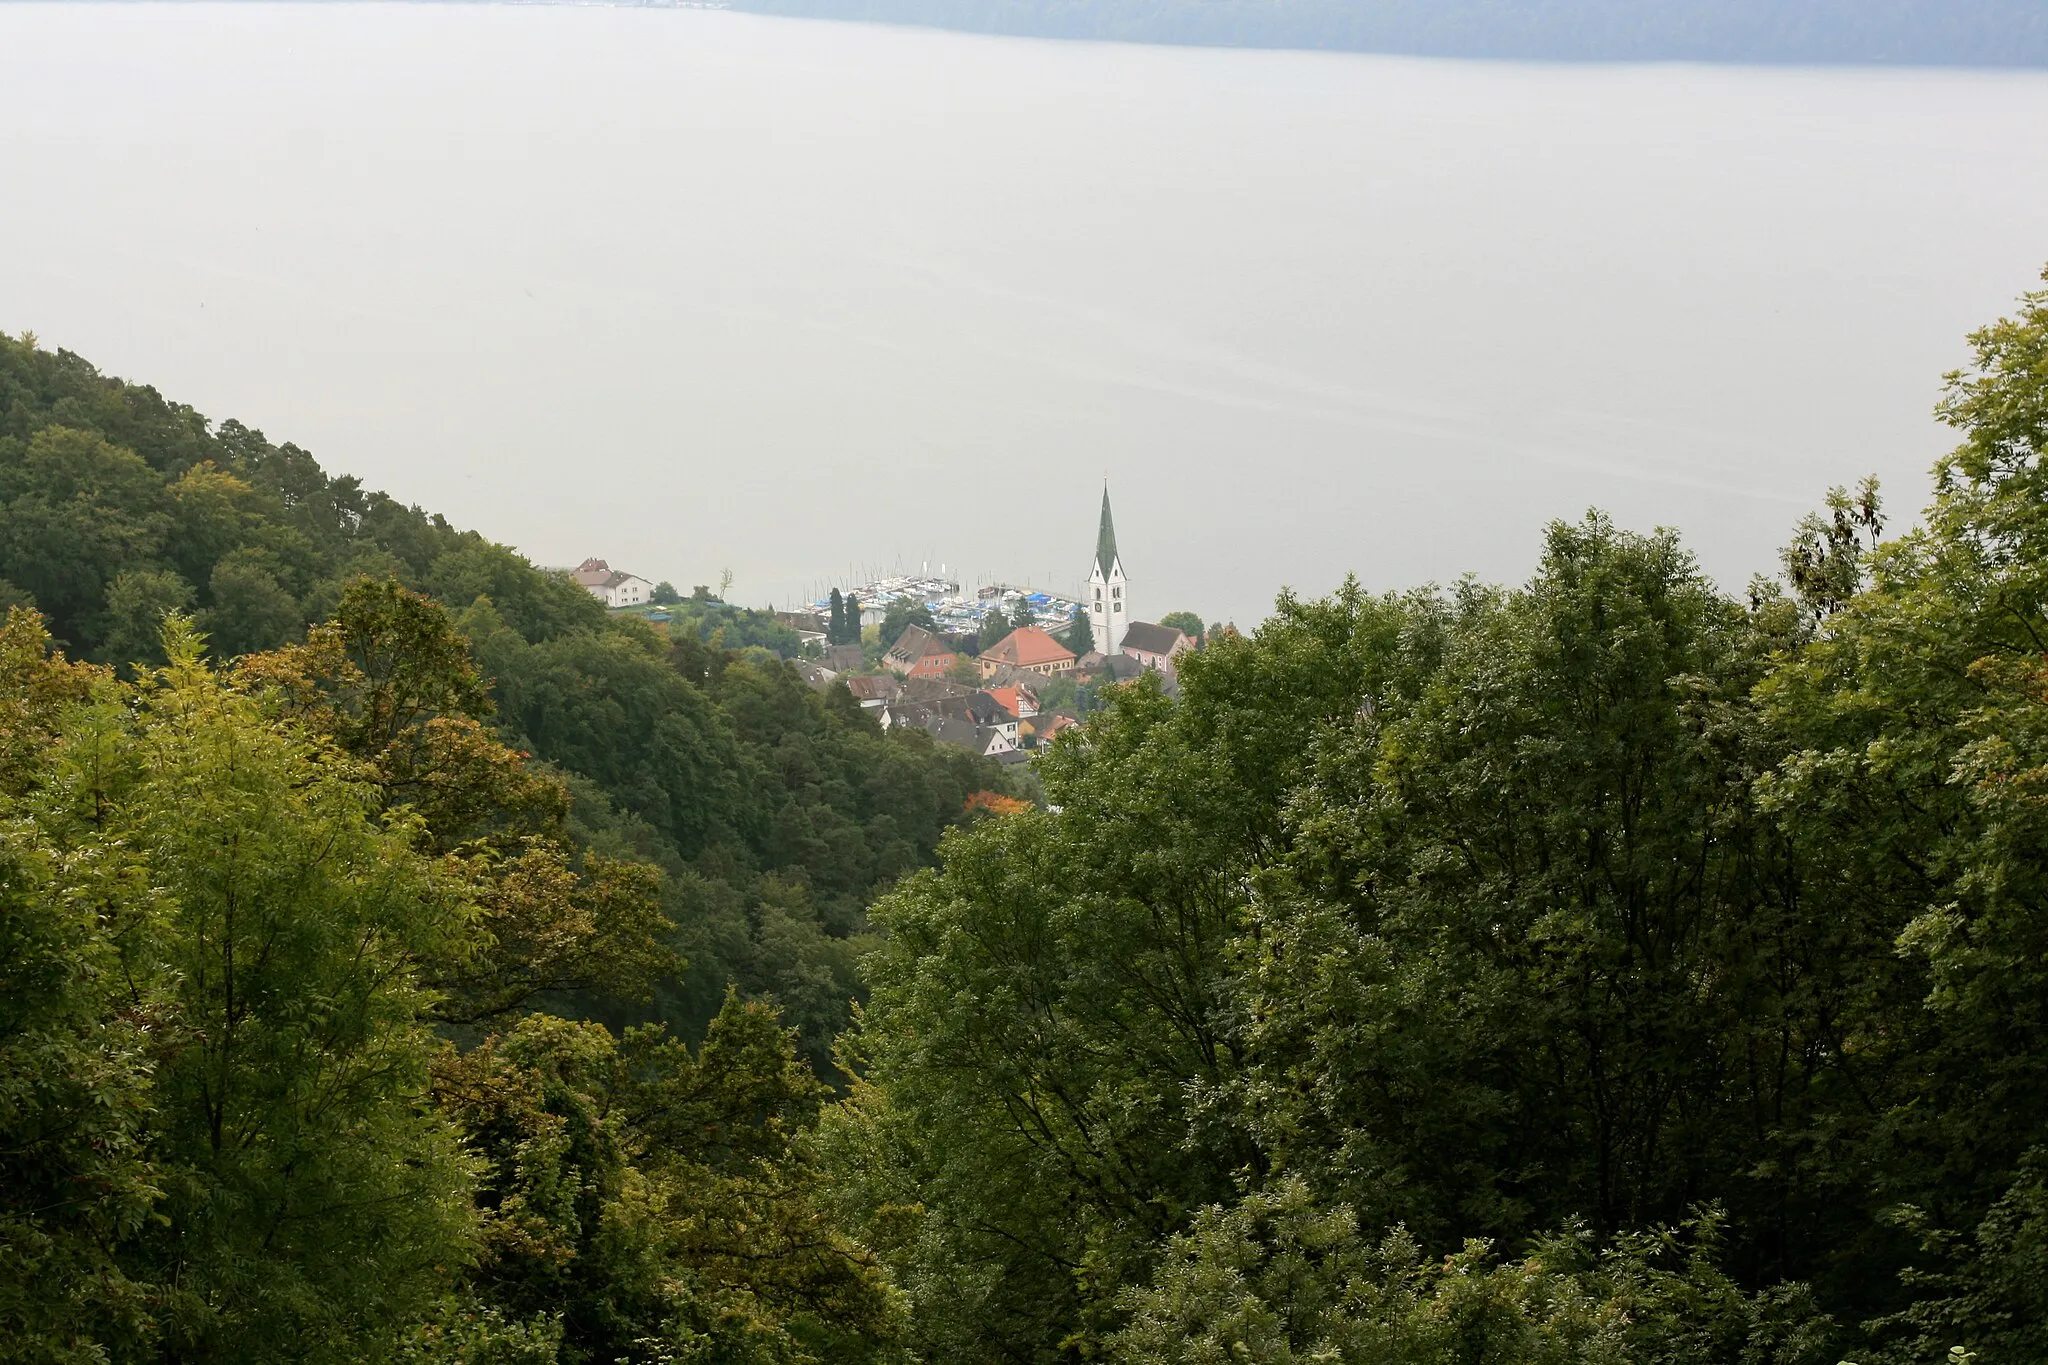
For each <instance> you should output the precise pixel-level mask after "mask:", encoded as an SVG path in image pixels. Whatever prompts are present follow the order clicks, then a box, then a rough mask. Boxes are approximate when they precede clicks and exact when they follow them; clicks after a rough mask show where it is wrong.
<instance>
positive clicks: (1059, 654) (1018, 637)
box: [976, 626, 1074, 678]
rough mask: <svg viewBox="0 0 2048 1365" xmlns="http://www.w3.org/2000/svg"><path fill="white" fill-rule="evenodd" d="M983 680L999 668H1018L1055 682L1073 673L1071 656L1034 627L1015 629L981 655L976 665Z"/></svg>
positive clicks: (1064, 647)
mask: <svg viewBox="0 0 2048 1365" xmlns="http://www.w3.org/2000/svg"><path fill="white" fill-rule="evenodd" d="M976 662H977V663H978V664H979V665H980V668H981V676H982V677H983V678H991V677H993V676H995V672H996V670H997V669H999V668H1018V669H1022V670H1024V671H1025V672H1027V673H1038V674H1042V675H1043V676H1045V677H1048V678H1056V677H1058V676H1060V675H1061V674H1063V673H1071V672H1073V671H1074V652H1073V651H1072V650H1070V649H1068V648H1067V647H1066V646H1065V645H1063V644H1061V643H1060V642H1059V641H1058V640H1055V639H1053V638H1052V636H1050V635H1047V634H1046V633H1045V632H1044V631H1042V630H1040V629H1039V628H1038V627H1037V626H1019V627H1018V628H1017V629H1015V630H1013V631H1011V632H1010V633H1009V634H1008V635H1005V636H1004V637H1003V638H1002V639H1000V640H998V641H997V642H996V643H995V644H993V645H991V646H989V647H988V648H987V649H985V650H983V651H982V652H981V658H980V659H979V660H977V661H976Z"/></svg>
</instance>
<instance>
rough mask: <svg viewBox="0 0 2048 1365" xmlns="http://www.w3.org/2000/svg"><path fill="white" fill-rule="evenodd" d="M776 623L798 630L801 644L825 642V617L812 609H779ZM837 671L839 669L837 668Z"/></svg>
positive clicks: (798, 640)
mask: <svg viewBox="0 0 2048 1365" xmlns="http://www.w3.org/2000/svg"><path fill="white" fill-rule="evenodd" d="M775 624H776V625H778V626H788V627H789V628H790V629H791V630H793V631H795V632H796V640H797V643H798V644H799V645H822V644H824V643H825V618H824V617H822V616H820V615H818V614H817V613H816V612H811V611H778V612H776V613H775ZM835 671H837V670H835Z"/></svg>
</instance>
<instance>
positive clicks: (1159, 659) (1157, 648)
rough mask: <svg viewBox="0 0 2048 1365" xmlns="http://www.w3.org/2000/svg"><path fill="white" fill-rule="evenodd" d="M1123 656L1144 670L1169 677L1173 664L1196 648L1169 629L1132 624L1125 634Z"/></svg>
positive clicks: (1147, 624) (1139, 623)
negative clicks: (1153, 669)
mask: <svg viewBox="0 0 2048 1365" xmlns="http://www.w3.org/2000/svg"><path fill="white" fill-rule="evenodd" d="M1122 645H1123V647H1122V652H1123V653H1124V654H1125V655H1127V656H1129V657H1130V658H1133V659H1136V660H1137V661H1138V662H1139V663H1141V664H1143V665H1144V666H1145V667H1146V668H1156V669H1158V670H1160V671H1161V672H1165V673H1171V672H1173V670H1174V660H1175V659H1178V658H1179V657H1180V656H1181V655H1183V654H1185V653H1187V652H1188V651H1189V650H1191V649H1193V648H1194V647H1195V642H1194V641H1193V640H1190V639H1189V638H1188V637H1187V635H1186V634H1185V633H1184V632H1182V631H1178V630H1175V629H1174V628H1173V627H1172V626H1159V625H1154V624H1153V623H1152V622H1150V621H1133V622H1131V624H1130V625H1129V626H1128V627H1127V628H1126V629H1125V630H1124V638H1123V642H1122Z"/></svg>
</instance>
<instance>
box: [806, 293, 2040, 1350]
mask: <svg viewBox="0 0 2048 1365" xmlns="http://www.w3.org/2000/svg"><path fill="white" fill-rule="evenodd" d="M1973 347H1974V352H1975V354H1974V358H1973V363H1972V365H1971V367H1970V368H1969V369H1967V370H1964V371H1961V372H1958V373H1957V374H1955V375H1952V376H1950V378H1949V380H1948V389H1947V397H1946V399H1945V400H1944V402H1943V404H1942V408H1941V412H1942V415H1943V416H1944V417H1945V418H1946V419H1947V420H1948V421H1949V422H1950V423H1952V424H1953V425H1954V426H1955V427H1957V428H1958V430H1959V431H1960V432H1961V434H1962V436H1963V444H1962V445H1961V446H1960V447H1959V448H1958V450H1957V451H1956V453H1955V454H1954V455H1953V456H1951V457H1950V458H1949V459H1948V460H1946V461H1944V462H1943V464H1942V465H1941V466H1940V468H1939V470H1938V471H1937V474H1938V485H1937V495H1936V499H1935V502H1934V504H1933V505H1932V506H1931V507H1930V508H1929V509H1928V512H1927V516H1926V520H1925V524H1924V526H1923V527H1921V528H1919V529H1916V530H1913V531H1911V532H1909V533H1907V534H1906V535H1903V536H1900V537H1898V538H1896V539H1892V540H1883V539H1881V533H1882V531H1883V528H1884V518H1883V514H1882V509H1881V507H1880V506H1879V503H1878V500H1877V496H1876V490H1875V489H1874V487H1871V486H1865V487H1864V488H1863V489H1861V490H1859V491H1858V492H1856V493H1855V494H1850V493H1847V492H1842V491H1838V492H1837V493H1835V494H1834V495H1832V496H1831V497H1830V499H1829V504H1828V509H1827V511H1826V512H1824V513H1822V514H1820V515H1817V516H1816V517H1813V518H1809V519H1808V520H1807V521H1806V522H1805V523H1803V524H1802V525H1801V526H1800V527H1798V528H1797V529H1796V530H1795V533H1794V538H1793V541H1792V544H1791V546H1790V547H1789V548H1788V551H1787V554H1786V586H1785V587H1784V588H1779V587H1774V586H1773V585H1771V584H1770V583H1768V582H1765V581H1759V582H1758V583H1757V584H1756V586H1755V587H1754V588H1753V589H1752V591H1751V593H1750V594H1749V598H1748V600H1747V601H1746V602H1740V601H1735V600H1731V599H1729V598H1728V597H1727V596H1725V595H1724V594H1723V593H1722V592H1721V591H1720V590H1719V589H1718V588H1717V587H1716V586H1715V585H1714V584H1713V583H1712V582H1710V581H1709V580H1707V579H1706V578H1705V577H1704V576H1703V575H1702V574H1701V573H1700V571H1699V569H1698V568H1697V566H1696V565H1695V564H1694V562H1693V561H1692V559H1691V558H1690V556H1688V555H1687V554H1686V553H1685V552H1684V550H1683V549H1682V547H1681V546H1680V544H1679V542H1678V540H1677V538H1676V537H1675V535H1673V534H1670V533H1662V532H1660V533H1658V534H1655V535H1648V536H1643V535H1635V534H1631V533H1628V532H1624V531H1622V530H1619V529H1618V528H1616V527H1615V526H1613V525H1612V524H1611V523H1609V522H1608V521H1607V520H1605V519H1604V518H1602V517H1600V516H1598V515H1593V516H1589V517H1588V518H1586V519H1585V520H1583V521H1581V522H1578V523H1575V524H1558V525H1554V526H1552V527H1551V528H1550V530H1549V532H1548V535H1547V538H1546V542H1545V551H1544V556H1543V560H1542V563H1541V565H1540V567H1539V569H1538V571H1537V572H1536V574H1535V575H1534V576H1533V577H1532V578H1531V579H1530V581H1529V582H1528V583H1527V584H1525V585H1523V586H1522V587H1519V588H1515V589H1512V590H1500V589H1490V588H1485V587H1482V586H1479V585H1475V584H1469V583H1468V584H1465V585H1461V586H1460V587H1459V588H1457V589H1456V590H1454V591H1450V592H1440V591H1435V590H1428V591H1421V592H1416V593H1412V594H1408V595H1406V596H1386V597H1377V598H1375V597H1371V596H1368V595H1367V594H1365V593H1363V592H1361V591H1359V590H1358V589H1357V588H1355V587H1347V588H1346V589H1345V590H1343V591H1342V592H1340V593H1338V594H1337V595H1336V596H1334V597H1332V598H1330V599H1328V600H1325V601H1320V602H1304V601H1296V600H1293V599H1290V598H1283V599H1282V601H1281V603H1280V605H1279V609H1278V611H1277V612H1276V614H1275V615H1274V616H1273V617H1272V618H1271V619H1270V620H1269V621H1268V622H1266V623H1265V624H1264V625H1263V626H1261V627H1260V628H1259V629H1258V630H1257V631H1256V632H1254V633H1253V634H1252V635H1250V636H1248V637H1240V636H1238V635H1236V634H1235V633H1232V632H1225V633H1224V634H1222V636H1221V637H1220V638H1217V639H1213V640H1212V641H1211V642H1210V643H1209V646H1208V648H1206V649H1205V650H1204V651H1203V652H1201V653H1200V654H1198V655H1194V656H1191V657H1189V658H1188V659H1186V660H1185V661H1183V665H1182V668H1181V670H1180V678H1179V681H1180V691H1179V697H1178V700H1177V701H1175V702H1168V701H1167V700H1165V699H1164V698H1163V697H1161V696H1160V695H1158V693H1157V692H1156V690H1155V689H1153V688H1152V687H1151V686H1150V685H1149V683H1146V684H1139V685H1134V686H1131V687H1124V688H1114V689H1110V690H1109V692H1108V694H1107V704H1106V708H1105V709H1104V710H1103V711H1102V712H1101V713H1099V714H1098V715H1097V716H1096V717H1095V718H1093V719H1092V721H1091V723H1090V724H1089V725H1088V726H1087V727H1086V728H1085V729H1084V730H1082V731H1081V732H1079V734H1078V735H1075V736H1070V737H1067V738H1063V739H1062V740H1061V741H1060V743H1059V744H1058V745H1057V746H1055V750H1054V753H1053V754H1052V755H1051V756H1050V757H1049V758H1048V759H1047V760H1046V761H1045V762H1044V763H1043V764H1042V766H1041V771H1042V773H1043V776H1044V779H1045V785H1046V795H1047V798H1048V807H1047V808H1046V809H1045V810H1042V811H1037V812H1033V813H1030V814H1025V815H1019V816H1013V817H1010V818H1008V819H1005V820H1001V821H996V822H991V823H989V824H985V825H981V826H977V827H974V828H971V829H968V830H965V831H962V832H959V833H956V834H954V835H952V836H950V838H949V840H948V842H947V844H946V846H945V848H944V850H943V867H942V869H941V870H940V871H937V872H932V873H924V874H921V875H919V876H917V877H915V878H912V879H910V880H909V881H907V882H905V883H904V884H903V885H902V886H900V887H899V888H898V889H897V890H896V891H895V892H893V893H892V894H891V895H889V896H888V897H886V898H884V900H883V901H882V902H881V903H880V904H879V905H878V907H877V909H876V918H877V920H878V922H879V923H881V924H882V925H883V926H884V927H885V928H886V929H887V930H888V931H889V935H890V937H889V939H888V941H887V943H886V944H885V945H884V946H883V947H882V948H881V949H880V950H879V951H878V952H877V953H876V955H875V956H874V957H873V958H872V959H870V964H869V972H870V975H871V979H872V981H873V985H874V995H873V998H872V1000H871V1002H870V1003H869V1006H868V1008H867V1011H866V1013H865V1015H864V1018H863V1020H862V1024H861V1028H860V1031H859V1034H858V1036H857V1039H855V1040H853V1041H852V1042H850V1043H849V1045H848V1047H849V1050H850V1052H851V1053H852V1054H853V1055H857V1056H858V1057H859V1058H860V1060H861V1063H862V1068H863V1069H862V1079H861V1082H860V1084H858V1085H857V1086H856V1087H855V1089H854V1091H853V1093H852V1094H851V1095H850V1097H849V1098H848V1100H847V1101H846V1103H845V1104H844V1105H843V1106H842V1107H841V1108H840V1109H839V1110H838V1111H837V1112H836V1113H835V1114H834V1115H833V1116H832V1119H831V1122H830V1124H829V1138H830V1142H831V1150H832V1151H833V1153H834V1157H835V1161H836V1163H837V1169H838V1170H839V1171H840V1172H841V1173H842V1183H841V1185H840V1187H839V1191H838V1196H837V1197H838V1198H839V1199H840V1200H841V1201H842V1203H843V1206H844V1207H845V1209H846V1210H847V1213H848V1216H849V1217H851V1218H853V1219H855V1220H856V1225H857V1226H858V1227H860V1228H861V1229H862V1235H863V1236H864V1237H866V1238H867V1239H868V1240H869V1241H870V1242H871V1244H872V1245H874V1246H875V1247H877V1249H878V1250H879V1251H880V1252H881V1253H882V1254H883V1255H884V1256H885V1258H886V1259H887V1260H888V1262H889V1263H890V1264H891V1266H892V1267H893V1268H894V1270H895V1272H896V1274H897V1275H898V1276H899V1278H900V1280H901V1282H902V1283H903V1284H904V1286H905V1288H906V1289H907V1290H908V1291H909V1293H910V1295H911V1297H912V1300H913V1304H914V1313H913V1319H912V1335H913V1340H915V1341H916V1342H918V1343H920V1344H921V1346H922V1347H923V1348H924V1349H925V1350H926V1351H927V1352H928V1353H929V1354H930V1355H931V1356H932V1357H933V1358H935V1359H944V1360H951V1361H991V1362H993V1361H1010V1360H1034V1361H1047V1362H1051V1361H1061V1360H1070V1359H1092V1358H1114V1359H1123V1360H1126V1361H1146V1362H1154V1361H1158V1362H1164V1361H1188V1362H1194V1361H1212V1360H1214V1361H1222V1360H1239V1359H1247V1360H1262V1361H1286V1360H1296V1359H1299V1360H1311V1359H1313V1360H1325V1361H1343V1362H1367V1361H1373V1362H1377V1361H1404V1362H1405V1361H1416V1362H1421V1361H1437V1360H1475V1361H1477V1360H1496V1359H1497V1360H1503V1361H1505V1360H1559V1361H1565V1360H1570V1361H1593V1360H1622V1359H1628V1360H1649V1359H1655V1360H1665V1359H1669V1360H1725V1361H1731V1362H1732V1361H1745V1362H1748V1361H1781V1362H1792V1361H1817V1362H1822V1365H1826V1362H1831V1361H1834V1360H1836V1359H1838V1358H1840V1357H1841V1356H1842V1355H1843V1354H1847V1353H1853V1356H1854V1358H1855V1359H1857V1360H1860V1361H1863V1362H1865V1365H1868V1362H1870V1361H1890V1362H1899V1363H1900V1365H1903V1363H1904V1362H1909V1361H1931V1360H1935V1359H1939V1358H1942V1357H1944V1356H1945V1355H1947V1354H1948V1353H1949V1351H1950V1348H1952V1347H1954V1348H1957V1349H1958V1350H1959V1351H1964V1352H1967V1351H1970V1350H1975V1351H1978V1352H1980V1356H1981V1358H1982V1359H1983V1360H1986V1361H1994V1360H1996V1361H2008V1360H2009V1361H2015V1362H2016V1361H2021V1360H2033V1359H2038V1358H2040V1356H2041V1355H2042V1353H2043V1352H2044V1351H2048V1290H2044V1288H2043V1285H2044V1283H2048V1279H2044V1277H2043V1274H2042V1271H2043V1267H2044V1266H2048V1257H2044V1254H2043V1252H2042V1248H2043V1247H2044V1246H2048V1193H2044V1191H2048V1185H2044V1181H2043V1169H2044V1165H2043V1163H2044V1160H2048V1157H2044V1150H2048V1147H2044V1142H2048V1035H2044V1032H2043V1030H2044V1028H2048V1013H2044V1011H2043V1009H2042V1001H2043V1000H2044V999H2048V977H2044V976H2043V974H2042V972H2043V968H2042V966H2041V964H2042V963H2043V962H2048V884H2044V883H2043V881H2042V877H2041V869H2042V868H2043V867H2048V821H2044V819H2043V813H2044V811H2048V802H2044V800H2043V799H2042V787H2043V783H2044V779H2043V776H2042V775H2043V774H2044V773H2048V738H2044V737H2048V723H2044V712H2043V709H2042V708H2043V701H2042V698H2043V697H2044V696H2048V665H2044V663H2043V651H2044V648H2048V532H2044V530H2043V528H2044V527H2048V513H2044V512H2043V508H2044V507H2048V490H2044V487H2043V484H2042V480H2043V478H2044V477H2048V476H2044V474H2043V472H2042V471H2043V457H2044V454H2048V364H2044V363H2043V357H2044V356H2048V293H2043V294H2036V295H2030V296H2028V298H2027V299H2026V300H2024V303H2023V308H2022V310H2021V312H2020V313H2019V314H2018V315H2017V316H2015V317H2014V318H2012V319H2010V320H2008V321H2005V322H2002V323H2000V324H1998V325H1996V326H1994V327H1991V328H1988V329H1986V330H1985V331H1984V332H1982V333H1980V334H1978V335H1977V336H1976V337H1974V338H1973ZM1446 1257H1448V1258H1450V1259H1448V1260H1445V1259H1443V1258H1446ZM1517 1258H1519V1259H1517Z"/></svg>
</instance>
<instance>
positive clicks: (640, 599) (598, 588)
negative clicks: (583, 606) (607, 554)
mask: <svg viewBox="0 0 2048 1365" xmlns="http://www.w3.org/2000/svg"><path fill="white" fill-rule="evenodd" d="M569 581H570V582H572V583H574V584H576V586H578V587H580V588H582V589H583V590H584V591H585V592H587V593H589V594H590V595H591V596H592V597H595V598H596V599H597V600H598V601H600V602H602V603H604V604H605V605H606V606H607V607H612V608H618V607H637V606H641V605H643V604H645V603H647V602H650V601H652V600H653V598H654V585H653V584H652V583H649V582H648V581H647V580H646V579H644V578H642V577H640V576H639V575H638V574H630V573H627V572H625V571H624V570H623V569H614V568H613V567H611V565H609V564H607V563H605V562H604V561H603V560H602V559H586V560H584V561H583V562H582V563H581V564H579V565H577V566H576V567H575V568H573V569H571V570H570V571H569Z"/></svg>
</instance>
